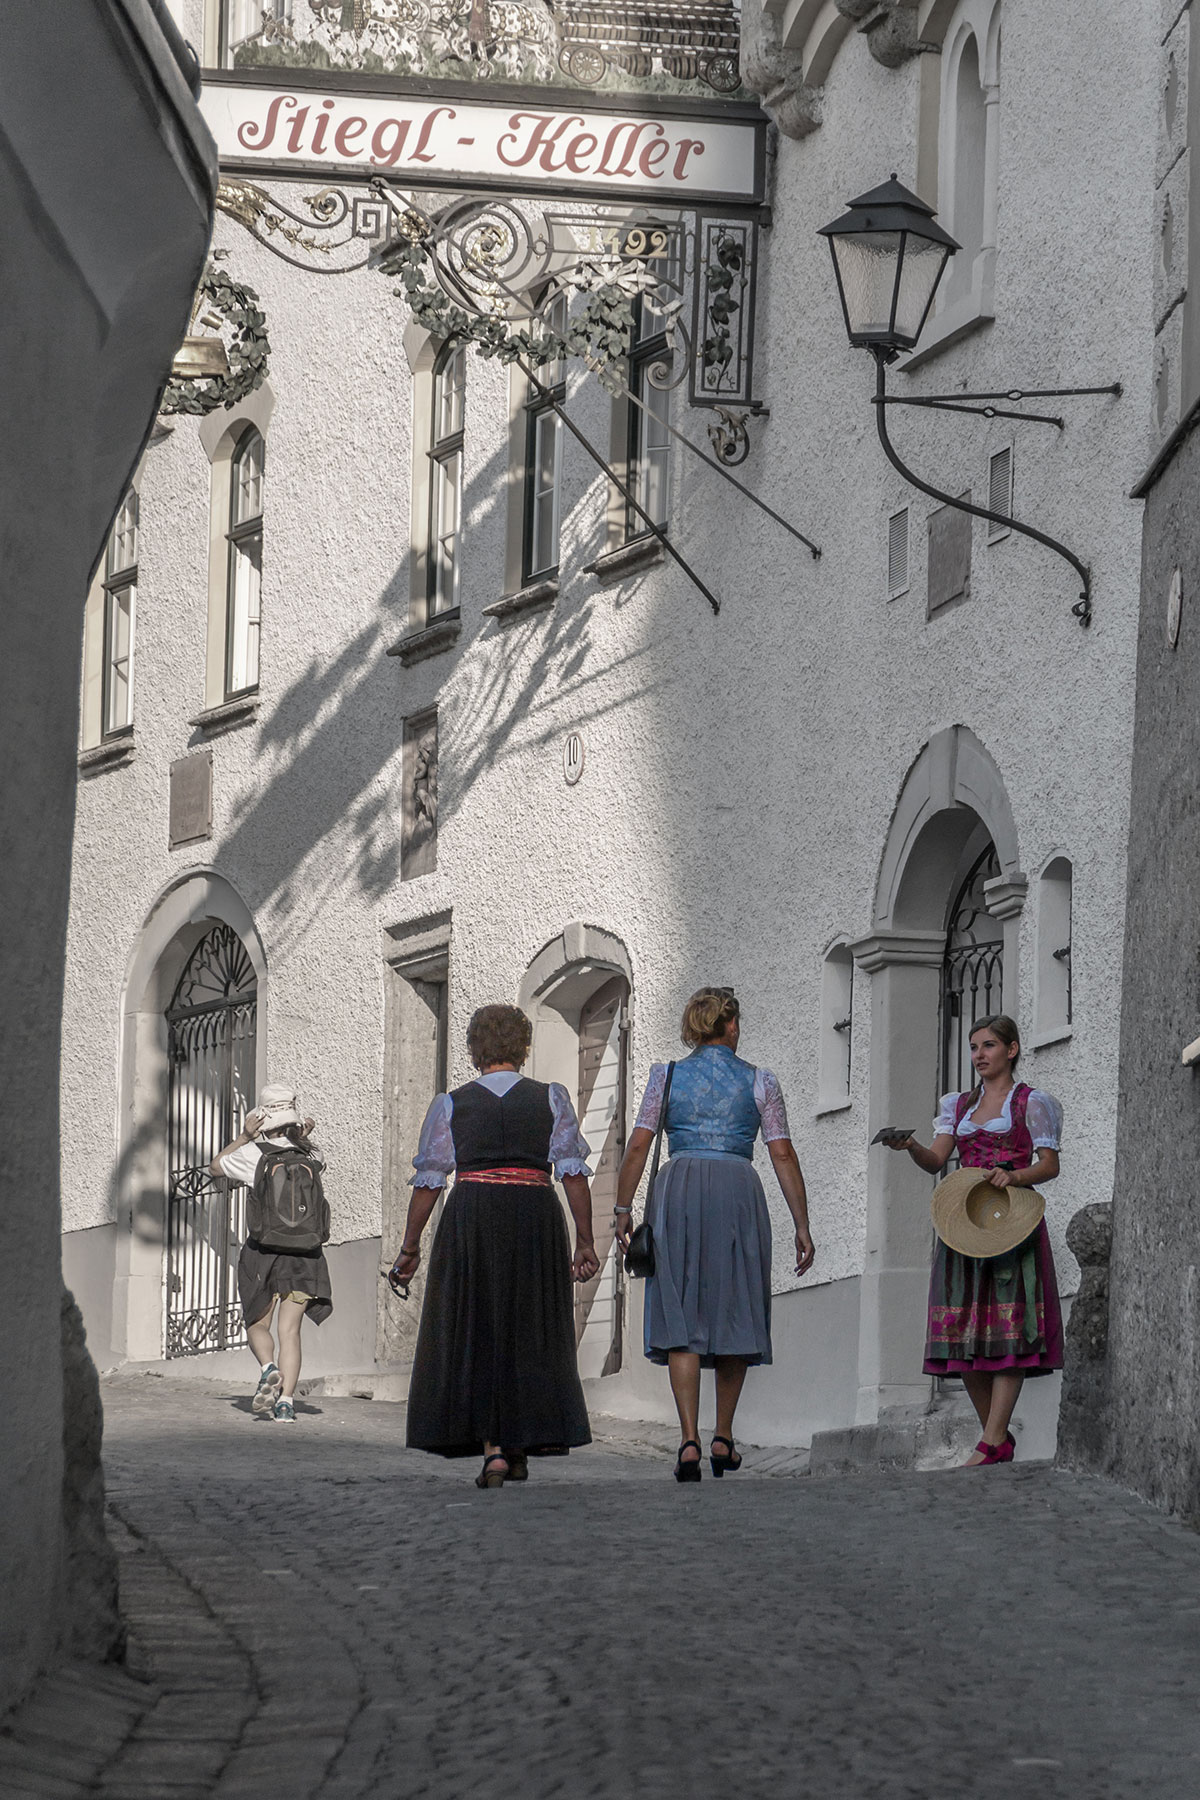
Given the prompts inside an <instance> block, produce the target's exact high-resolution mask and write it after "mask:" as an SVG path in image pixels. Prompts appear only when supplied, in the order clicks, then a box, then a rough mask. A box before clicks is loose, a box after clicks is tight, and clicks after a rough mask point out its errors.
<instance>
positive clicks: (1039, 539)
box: [873, 352, 1092, 625]
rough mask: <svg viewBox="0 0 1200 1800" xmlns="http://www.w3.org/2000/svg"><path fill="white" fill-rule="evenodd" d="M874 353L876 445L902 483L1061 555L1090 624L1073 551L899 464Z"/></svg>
mask: <svg viewBox="0 0 1200 1800" xmlns="http://www.w3.org/2000/svg"><path fill="white" fill-rule="evenodd" d="M873 354H874V355H875V377H876V379H875V423H876V425H877V426H878V428H879V442H880V443H881V444H882V446H883V453H884V455H885V456H886V457H887V459H888V461H889V462H890V463H891V464H892V466H893V467H894V468H895V469H898V470H899V472H900V474H901V475H903V477H904V479H905V481H907V482H911V484H912V486H913V487H915V488H920V490H921V492H922V493H923V494H928V495H929V496H930V498H931V499H932V500H940V501H941V502H942V504H943V505H944V506H955V507H957V508H958V510H959V512H965V513H972V514H974V516H975V518H977V519H990V520H991V522H992V523H993V524H995V525H1004V526H1007V527H1008V529H1009V530H1011V531H1019V532H1021V533H1022V534H1023V535H1024V536H1025V537H1028V538H1033V540H1034V542H1035V543H1038V544H1045V546H1046V548H1047V550H1053V551H1054V553H1055V555H1056V556H1061V557H1062V558H1063V560H1064V562H1069V563H1070V565H1071V567H1072V568H1073V569H1074V570H1075V573H1076V574H1077V575H1078V576H1079V579H1080V581H1081V582H1082V583H1083V591H1082V593H1081V594H1080V596H1079V599H1078V601H1077V602H1076V604H1075V605H1074V606H1073V607H1072V608H1071V611H1072V612H1073V613H1074V615H1075V617H1076V618H1077V619H1078V620H1079V623H1080V624H1081V625H1090V624H1091V622H1092V577H1091V573H1090V571H1089V569H1088V566H1087V564H1086V563H1082V562H1080V560H1079V558H1078V557H1077V556H1076V555H1075V554H1074V552H1073V551H1071V550H1068V549H1067V547H1066V545H1065V544H1060V543H1059V542H1058V539H1057V538H1052V537H1047V536H1046V533H1045V532H1044V531H1038V530H1036V529H1035V528H1034V527H1033V526H1032V525H1022V523H1021V521H1020V520H1019V519H1013V518H1010V517H1009V516H1008V514H1007V513H997V512H989V510H988V508H987V507H986V506H974V505H972V503H971V502H970V501H969V500H958V499H956V498H955V496H954V495H953V494H946V493H943V491H942V489H941V488H935V487H931V486H930V484H929V482H927V481H922V480H921V477H920V476H919V475H914V474H913V472H912V470H911V469H910V468H908V467H907V465H906V464H904V463H902V462H901V460H900V458H899V456H898V455H897V453H896V450H895V448H894V446H893V444H892V440H891V438H890V437H889V436H888V428H887V360H886V356H885V355H881V354H879V353H878V352H873Z"/></svg>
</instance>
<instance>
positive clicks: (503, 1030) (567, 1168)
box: [390, 1006, 600, 1487]
mask: <svg viewBox="0 0 1200 1800" xmlns="http://www.w3.org/2000/svg"><path fill="white" fill-rule="evenodd" d="M532 1036H533V1028H532V1026H531V1025H530V1023H529V1020H528V1019H527V1018H526V1016H525V1014H524V1013H523V1012H522V1011H521V1010H520V1008H519V1007H516V1006H484V1007H481V1008H480V1009H479V1011H478V1012H477V1013H475V1015H474V1017H473V1018H472V1020H471V1023H470V1025H469V1026H468V1028H467V1047H468V1049H469V1051H470V1053H471V1060H472V1061H473V1062H474V1064H475V1067H476V1068H477V1069H478V1070H479V1074H478V1076H477V1077H476V1079H475V1080H474V1081H469V1082H468V1083H467V1084H466V1086H465V1087H461V1088H456V1089H455V1090H454V1092H453V1093H451V1094H439V1095H438V1096H437V1097H436V1099H435V1100H434V1102H433V1104H432V1106H431V1107H430V1108H429V1111H428V1113H427V1114H426V1116H425V1123H424V1125H423V1126H422V1128H421V1139H420V1143H419V1145H418V1148H417V1154H416V1156H415V1157H414V1158H413V1166H414V1168H415V1170H416V1173H415V1175H414V1176H413V1177H412V1186H413V1197H412V1201H411V1204H410V1206H409V1210H408V1223H407V1226H406V1228H405V1232H404V1240H403V1243H402V1245H401V1249H400V1254H399V1255H398V1256H397V1258H396V1260H395V1262H394V1263H393V1265H392V1268H391V1271H390V1279H391V1280H392V1282H393V1285H396V1286H398V1285H402V1284H403V1283H405V1282H407V1281H411V1279H412V1277H413V1276H414V1275H415V1274H416V1271H417V1266H418V1264H419V1262H420V1260H421V1249H420V1241H421V1232H422V1231H423V1229H424V1227H425V1224H426V1222H427V1221H428V1219H429V1216H430V1214H431V1213H432V1211H433V1209H434V1206H435V1205H436V1204H437V1201H438V1199H439V1198H440V1196H441V1193H442V1190H443V1188H444V1187H445V1185H446V1182H447V1179H448V1177H449V1175H450V1174H451V1172H452V1171H453V1172H454V1175H455V1182H454V1187H453V1189H452V1190H451V1193H450V1196H449V1199H448V1200H447V1202H446V1207H445V1211H444V1212H443V1214H442V1218H441V1221H440V1223H439V1225H438V1228H437V1233H436V1236H435V1237H434V1242H433V1251H432V1253H431V1255H430V1259H429V1278H428V1282H427V1284H426V1289H425V1306H424V1311H423V1313H422V1315H421V1327H420V1331H419V1333H418V1336H417V1349H416V1355H415V1357H414V1359H413V1372H412V1381H411V1384H410V1387H409V1397H408V1437H407V1441H408V1444H409V1446H410V1448H412V1449H416V1450H428V1451H430V1452H432V1453H433V1454H434V1455H438V1456H477V1455H479V1454H480V1453H481V1452H482V1454H483V1458H484V1462H483V1469H482V1471H481V1472H480V1474H479V1475H478V1476H477V1477H476V1485H477V1486H479V1487H501V1486H503V1484H504V1482H505V1481H506V1480H508V1481H523V1480H525V1478H526V1477H527V1475H528V1472H529V1470H528V1461H527V1458H528V1457H529V1456H531V1455H545V1454H564V1453H565V1452H566V1451H568V1450H570V1449H572V1448H574V1447H576V1446H578V1445H580V1444H590V1443H591V1441H592V1434H591V1431H590V1429H589V1426H588V1416H587V1408H586V1406H585V1405H584V1399H583V1389H582V1387H581V1386H580V1382H579V1371H578V1367H577V1364H576V1359H575V1319H574V1307H573V1304H572V1299H571V1282H572V1280H575V1281H589V1280H590V1279H591V1278H592V1276H593V1275H595V1274H597V1273H598V1271H599V1266H600V1265H599V1262H598V1261H597V1258H596V1252H595V1248H594V1246H593V1243H592V1201H591V1191H590V1188H589V1185H588V1180H589V1174H590V1171H589V1169H588V1165H587V1161H586V1158H587V1155H588V1147H587V1145H586V1144H585V1143H584V1141H583V1138H582V1137H581V1136H580V1133H579V1122H578V1120H577V1118H576V1116H575V1109H574V1107H573V1106H572V1104H571V1101H570V1097H569V1096H568V1094H567V1091H566V1089H565V1088H564V1087H562V1086H561V1085H560V1084H559V1083H558V1082H550V1083H546V1082H542V1081H530V1080H527V1079H526V1078H525V1077H523V1076H522V1075H521V1073H520V1067H521V1064H522V1063H523V1062H524V1061H525V1058H526V1057H527V1056H528V1054H529V1045H530V1042H531V1039H532ZM552 1170H553V1174H554V1175H556V1176H557V1177H558V1179H559V1180H560V1181H561V1182H562V1184H563V1187H564V1189H565V1191H566V1196H567V1204H568V1206H569V1207H570V1209H571V1217H572V1219H573V1220H574V1223H575V1253H574V1257H572V1255H571V1249H570V1245H569V1242H568V1238H567V1226H566V1220H565V1218H564V1216H563V1209H562V1206H561V1204H560V1202H559V1199H558V1195H557V1194H556V1192H555V1189H554V1185H553V1179H552V1174H551V1171H552Z"/></svg>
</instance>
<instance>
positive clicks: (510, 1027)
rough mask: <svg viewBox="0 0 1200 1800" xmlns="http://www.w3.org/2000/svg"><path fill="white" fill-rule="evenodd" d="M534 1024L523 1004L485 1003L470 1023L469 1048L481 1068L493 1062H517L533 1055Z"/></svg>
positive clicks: (473, 1060)
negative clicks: (522, 1007) (525, 1012)
mask: <svg viewBox="0 0 1200 1800" xmlns="http://www.w3.org/2000/svg"><path fill="white" fill-rule="evenodd" d="M532 1042H533V1026H532V1025H531V1024H530V1023H529V1020H528V1019H527V1018H526V1016H525V1014H524V1013H523V1012H522V1011H521V1009H520V1007H519V1006H501V1005H492V1006H481V1007H480V1008H479V1009H478V1011H477V1012H473V1013H472V1014H471V1023H470V1024H469V1025H468V1026H467V1049H468V1050H469V1051H470V1053H471V1061H472V1062H473V1063H474V1064H475V1067H476V1068H477V1069H484V1068H486V1067H487V1066H488V1064H489V1063H516V1065H517V1067H518V1068H520V1066H521V1064H522V1063H523V1062H524V1061H525V1058H526V1057H527V1056H528V1055H529V1046H530V1044H531V1043H532Z"/></svg>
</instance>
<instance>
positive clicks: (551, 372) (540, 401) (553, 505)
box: [521, 294, 567, 582]
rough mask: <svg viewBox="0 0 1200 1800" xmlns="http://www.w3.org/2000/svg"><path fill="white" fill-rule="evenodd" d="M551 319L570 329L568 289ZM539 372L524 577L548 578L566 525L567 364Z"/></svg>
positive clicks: (528, 442) (530, 408)
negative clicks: (561, 410)
mask: <svg viewBox="0 0 1200 1800" xmlns="http://www.w3.org/2000/svg"><path fill="white" fill-rule="evenodd" d="M546 325H547V327H548V328H549V329H550V330H551V331H553V332H556V333H557V334H558V335H559V336H561V335H562V334H563V332H564V331H565V330H566V327H567V301H566V296H565V295H563V294H560V295H559V296H558V298H557V299H556V300H555V301H554V303H553V305H552V306H551V307H550V309H549V311H548V313H547V314H546ZM534 374H535V375H536V376H537V379H538V382H539V384H540V386H539V387H533V386H532V385H531V386H530V390H529V399H528V400H527V402H526V405H525V510H524V520H523V529H522V554H521V579H522V581H523V582H530V581H537V580H546V579H548V578H549V577H550V576H552V575H555V574H557V572H558V540H559V532H560V529H561V525H562V446H563V423H562V420H561V419H560V417H559V415H558V413H557V412H556V411H555V410H554V408H555V405H556V404H558V405H561V404H562V402H563V401H564V400H565V398H566V393H567V386H566V382H567V374H566V365H565V364H564V363H562V362H551V363H543V365H542V366H541V368H537V369H535V370H534Z"/></svg>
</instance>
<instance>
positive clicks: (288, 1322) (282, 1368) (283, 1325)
mask: <svg viewBox="0 0 1200 1800" xmlns="http://www.w3.org/2000/svg"><path fill="white" fill-rule="evenodd" d="M307 1311H308V1302H307V1300H306V1301H305V1302H304V1304H303V1305H301V1304H300V1302H299V1300H280V1302H279V1373H280V1374H281V1375H282V1376H283V1393H282V1394H281V1395H280V1398H281V1399H283V1400H292V1399H294V1398H295V1394H296V1383H297V1382H298V1381H299V1379H300V1326H301V1324H302V1323H303V1320H304V1315H305V1313H306V1312H307Z"/></svg>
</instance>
